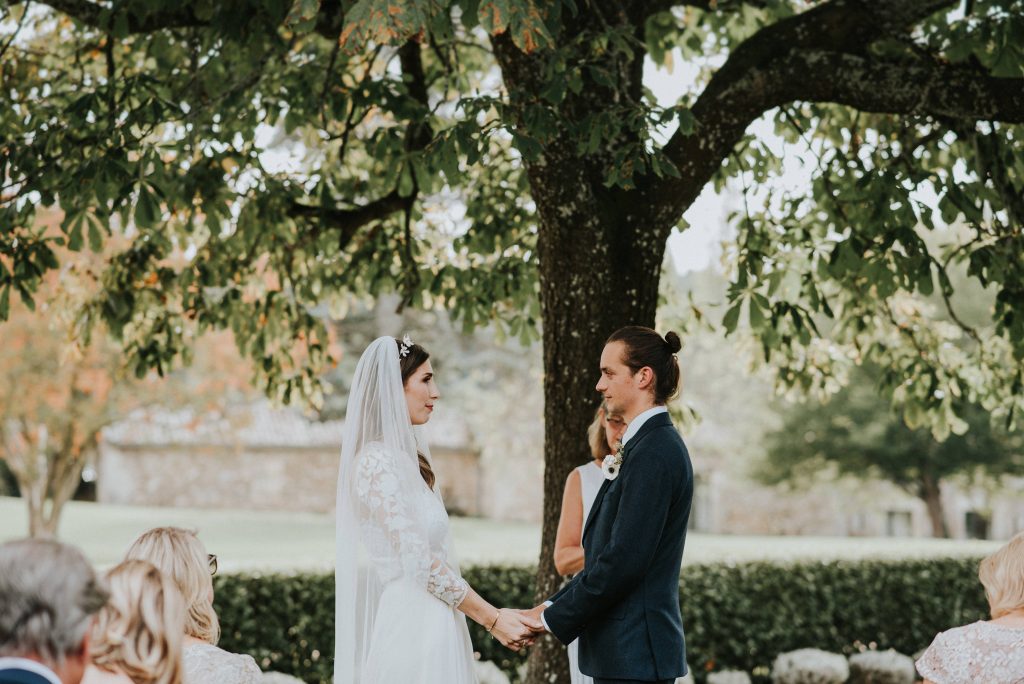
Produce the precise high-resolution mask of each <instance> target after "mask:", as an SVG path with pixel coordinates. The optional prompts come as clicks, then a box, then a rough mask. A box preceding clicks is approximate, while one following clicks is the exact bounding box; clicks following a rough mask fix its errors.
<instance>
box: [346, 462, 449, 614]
mask: <svg viewBox="0 0 1024 684" xmlns="http://www.w3.org/2000/svg"><path fill="white" fill-rule="evenodd" d="M395 458H396V455H395V454H392V453H390V452H389V451H388V450H387V448H386V447H384V445H383V444H380V443H379V442H371V443H369V444H367V445H366V447H365V448H364V449H363V451H362V453H361V454H360V455H359V473H358V479H357V481H356V494H357V496H358V497H359V503H360V532H361V534H362V537H363V541H364V543H365V544H366V548H367V549H368V551H369V554H370V559H371V561H372V562H373V565H374V568H375V569H376V570H377V574H378V575H379V576H380V578H381V580H382V581H384V582H391V581H394V580H397V579H399V578H407V579H412V580H414V581H415V582H416V583H417V584H419V585H420V586H423V587H425V588H426V589H427V590H428V591H429V592H430V593H431V594H433V595H434V596H436V597H437V598H439V599H440V600H442V601H444V602H445V603H447V604H448V605H449V606H457V605H458V604H460V603H461V602H462V599H464V598H465V597H466V593H467V592H468V591H469V585H468V584H467V583H466V581H465V580H464V579H462V577H461V576H460V575H459V573H458V572H457V571H456V570H455V568H453V567H452V566H451V565H450V564H449V562H448V554H447V551H446V546H447V539H448V514H447V512H446V511H445V510H444V505H443V504H442V503H441V500H440V499H439V498H438V497H437V496H436V495H435V494H434V493H433V492H432V491H430V489H428V488H427V486H426V484H423V483H421V484H422V486H418V487H415V488H414V489H415V491H416V494H415V496H419V497H421V498H420V500H417V501H404V500H403V497H402V495H401V492H402V490H403V488H402V487H400V486H399V479H398V478H399V477H402V475H401V474H400V471H399V468H398V467H397V465H398V464H397V463H396V461H395ZM417 477H418V473H417Z"/></svg>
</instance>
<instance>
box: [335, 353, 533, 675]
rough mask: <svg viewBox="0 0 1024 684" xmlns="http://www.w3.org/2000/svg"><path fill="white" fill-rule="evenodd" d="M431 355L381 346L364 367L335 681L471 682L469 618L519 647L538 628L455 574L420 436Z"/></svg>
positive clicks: (343, 545)
mask: <svg viewBox="0 0 1024 684" xmlns="http://www.w3.org/2000/svg"><path fill="white" fill-rule="evenodd" d="M429 358H430V355H429V354H428V353H427V352H426V350H424V349H423V347H421V346H419V345H418V344H414V343H413V342H411V341H410V340H409V338H408V336H406V337H405V338H404V339H403V340H401V341H399V340H396V339H394V338H392V337H380V338H378V339H376V340H374V342H373V343H372V344H371V345H370V346H369V347H367V349H366V351H365V352H363V356H362V357H361V358H360V359H359V364H358V365H357V367H356V373H355V377H354V378H353V381H352V388H351V391H350V393H349V400H348V409H347V413H346V417H345V431H344V437H343V441H342V446H341V468H340V472H339V476H338V519H337V550H336V554H337V555H336V561H337V570H336V589H337V599H336V605H335V619H336V636H335V661H334V682H335V684H349V683H350V682H361V683H362V684H390V683H392V682H403V683H405V682H409V683H418V684H473V683H474V682H475V681H476V678H475V675H474V674H473V648H472V645H471V644H470V640H469V630H468V629H467V627H466V619H465V616H468V617H469V618H471V619H473V620H475V621H476V622H477V623H479V624H480V625H483V627H484V628H485V629H487V631H488V632H489V633H490V634H491V635H492V636H493V637H494V638H496V639H498V640H499V641H500V642H501V643H502V644H503V645H505V646H507V647H509V648H511V649H512V650H519V649H520V648H521V647H522V646H524V645H525V644H528V643H530V642H531V635H532V633H533V632H535V631H539V630H540V629H542V627H541V625H539V624H534V623H533V622H532V621H531V620H530V619H529V618H526V617H523V616H521V615H519V614H518V613H516V612H514V611H512V610H508V609H497V608H495V607H494V606H492V605H491V604H489V603H488V602H487V601H485V600H484V599H483V598H481V597H480V595H479V594H477V593H476V592H475V591H473V589H472V587H470V586H469V584H467V583H466V581H465V580H464V579H462V577H461V576H460V574H459V568H458V564H457V562H456V560H455V556H454V553H453V550H452V541H451V533H450V530H449V528H448V515H447V513H446V512H445V509H444V504H443V503H442V501H441V496H440V494H439V493H438V492H437V491H436V489H435V487H434V472H433V470H432V469H431V461H430V451H429V450H428V449H427V445H426V443H425V440H424V439H423V436H422V434H421V433H420V430H421V428H420V427H419V426H422V425H423V424H425V423H426V422H427V421H428V420H430V414H431V412H433V410H434V402H435V401H437V399H438V397H439V394H438V391H437V385H436V384H435V383H434V373H433V369H432V368H431V365H430V360H429Z"/></svg>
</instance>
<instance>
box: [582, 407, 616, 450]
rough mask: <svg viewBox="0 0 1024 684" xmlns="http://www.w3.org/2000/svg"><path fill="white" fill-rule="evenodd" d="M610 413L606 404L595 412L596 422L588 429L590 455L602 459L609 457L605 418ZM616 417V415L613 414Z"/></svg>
mask: <svg viewBox="0 0 1024 684" xmlns="http://www.w3.org/2000/svg"><path fill="white" fill-rule="evenodd" d="M607 412H608V409H607V408H606V407H605V405H604V403H602V404H601V405H600V406H598V407H597V411H595V412H594V422H592V423H591V424H590V427H588V428H587V442H589V444H590V455H591V456H593V457H594V458H601V457H602V456H607V455H608V432H607V431H606V430H605V429H604V416H605V414H606V413H607ZM611 415H616V414H611Z"/></svg>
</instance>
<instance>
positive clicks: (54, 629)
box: [0, 539, 107, 684]
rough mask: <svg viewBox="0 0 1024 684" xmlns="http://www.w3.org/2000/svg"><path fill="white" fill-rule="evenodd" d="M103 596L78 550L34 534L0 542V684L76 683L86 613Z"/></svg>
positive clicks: (84, 660) (83, 656) (85, 649)
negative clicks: (35, 537)
mask: <svg viewBox="0 0 1024 684" xmlns="http://www.w3.org/2000/svg"><path fill="white" fill-rule="evenodd" d="M106 601H107V591H106V589H105V588H104V587H103V585H102V583H101V582H100V580H99V579H98V578H97V577H96V573H95V571H93V569H92V566H91V565H89V562H88V561H87V560H85V556H83V555H82V553H81V552H80V551H79V550H78V549H76V548H74V547H72V546H68V545H66V544H60V543H58V542H55V541H43V540H40V539H24V540H21V541H13V542H8V543H6V544H3V545H0V684H79V682H81V681H82V674H83V673H84V672H85V668H86V666H87V665H88V664H89V626H90V625H91V624H92V616H93V614H94V613H96V612H97V611H98V610H99V609H100V608H102V607H103V605H104V604H105V603H106Z"/></svg>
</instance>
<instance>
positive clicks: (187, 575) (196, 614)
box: [125, 527, 220, 644]
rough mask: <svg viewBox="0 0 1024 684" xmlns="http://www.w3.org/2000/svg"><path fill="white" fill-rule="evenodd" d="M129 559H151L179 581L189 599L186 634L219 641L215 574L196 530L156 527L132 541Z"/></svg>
mask: <svg viewBox="0 0 1024 684" xmlns="http://www.w3.org/2000/svg"><path fill="white" fill-rule="evenodd" d="M125 558H126V559H132V558H138V559H140V560H144V561H149V562H150V563H152V564H153V565H155V566H156V567H158V568H160V571H161V572H163V573H164V574H165V575H167V576H168V577H169V578H170V579H171V580H173V581H174V583H175V584H176V585H178V590H179V591H180V592H181V595H182V597H183V598H184V599H185V611H186V612H185V634H187V635H189V636H191V637H195V638H196V639H202V640H203V641H205V642H207V643H210V644H216V643H217V641H218V640H219V639H220V623H219V622H218V620H217V613H216V612H215V611H214V610H213V578H212V577H211V576H210V562H209V557H208V556H207V554H206V547H205V546H203V542H201V541H199V537H197V536H196V533H195V532H193V531H192V530H185V529H182V528H180V527H156V528H153V529H152V530H149V531H148V532H143V533H142V535H141V536H140V537H139V538H138V539H136V540H135V541H134V542H132V545H131V546H130V547H128V553H126V554H125Z"/></svg>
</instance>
